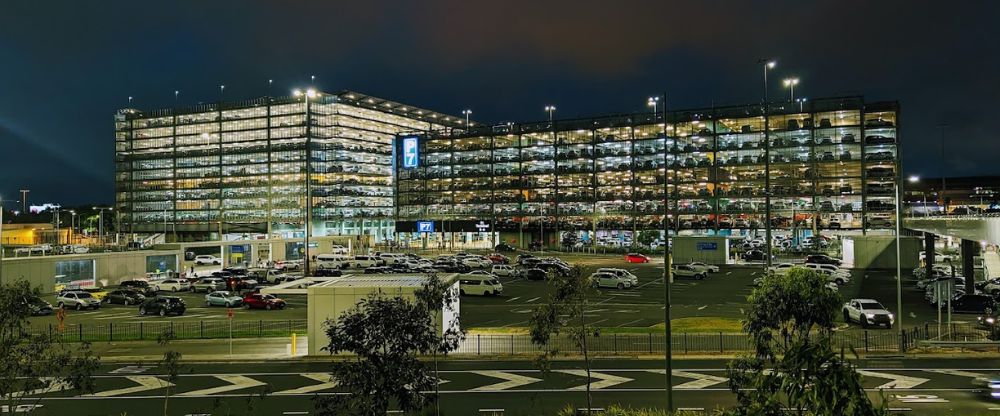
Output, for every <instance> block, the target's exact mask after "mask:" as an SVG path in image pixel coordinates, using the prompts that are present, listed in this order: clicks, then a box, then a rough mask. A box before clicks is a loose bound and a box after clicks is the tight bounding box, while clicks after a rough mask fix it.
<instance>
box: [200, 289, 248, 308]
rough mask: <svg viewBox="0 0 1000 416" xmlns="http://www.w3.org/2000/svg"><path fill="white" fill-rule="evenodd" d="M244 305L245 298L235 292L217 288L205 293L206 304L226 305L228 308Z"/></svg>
mask: <svg viewBox="0 0 1000 416" xmlns="http://www.w3.org/2000/svg"><path fill="white" fill-rule="evenodd" d="M241 305H243V298H242V297H240V296H239V295H237V294H234V293H233V292H227V291H225V290H217V291H214V292H212V293H209V294H206V295H205V306H225V307H227V308H231V307H234V306H236V307H239V306H241Z"/></svg>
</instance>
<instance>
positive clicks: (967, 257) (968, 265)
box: [962, 239, 979, 293]
mask: <svg viewBox="0 0 1000 416" xmlns="http://www.w3.org/2000/svg"><path fill="white" fill-rule="evenodd" d="M978 254H979V242H977V241H972V240H965V239H963V240H962V274H963V275H965V293H976V287H975V283H976V265H975V262H974V261H973V260H974V259H975V257H976V255H978Z"/></svg>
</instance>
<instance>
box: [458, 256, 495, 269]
mask: <svg viewBox="0 0 1000 416" xmlns="http://www.w3.org/2000/svg"><path fill="white" fill-rule="evenodd" d="M459 261H461V262H462V264H464V265H466V266H469V267H472V268H486V267H491V266H493V261H492V260H490V259H488V258H486V257H483V256H465V257H460V258H459Z"/></svg>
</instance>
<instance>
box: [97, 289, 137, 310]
mask: <svg viewBox="0 0 1000 416" xmlns="http://www.w3.org/2000/svg"><path fill="white" fill-rule="evenodd" d="M145 300H146V296H145V295H143V294H142V293H139V291H137V290H132V289H115V290H112V291H110V292H108V295H107V296H105V297H104V303H108V304H118V305H125V306H128V305H138V304H140V303H142V302H143V301H145Z"/></svg>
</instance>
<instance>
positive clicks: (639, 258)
mask: <svg viewBox="0 0 1000 416" xmlns="http://www.w3.org/2000/svg"><path fill="white" fill-rule="evenodd" d="M625 261H627V262H629V263H649V257H648V256H646V255H645V254H641V253H628V254H626V255H625Z"/></svg>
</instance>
